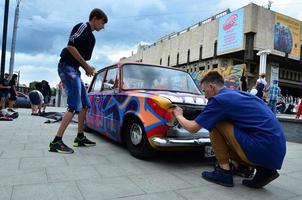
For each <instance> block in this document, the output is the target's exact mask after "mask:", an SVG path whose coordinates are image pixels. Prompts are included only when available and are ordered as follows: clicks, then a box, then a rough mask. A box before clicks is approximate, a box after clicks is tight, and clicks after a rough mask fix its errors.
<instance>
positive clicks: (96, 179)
mask: <svg viewBox="0 0 302 200" xmlns="http://www.w3.org/2000/svg"><path fill="white" fill-rule="evenodd" d="M49 111H64V110H62V109H61V108H49ZM18 112H19V113H20V117H19V118H18V119H16V120H14V121H12V122H4V121H0V200H19V199H20V200H21V199H22V200H44V199H45V200H46V199H51V200H56V199H60V200H68V199H72V200H74V199H85V200H95V199H125V200H137V199H144V200H145V199H154V200H155V199H173V200H174V199H209V200H210V199H211V200H213V199H218V200H220V199H230V200H236V199H238V200H239V199H243V200H245V199H246V200H253V199H274V200H275V199H278V200H279V199H280V200H281V199H290V200H298V199H299V200H300V199H302V190H301V188H302V187H301V185H302V176H301V175H302V159H301V158H302V156H301V155H302V145H301V144H298V143H293V142H288V143H287V155H286V158H285V162H284V165H283V169H282V170H280V174H281V176H280V177H279V178H278V179H277V180H275V181H274V182H272V183H271V184H269V185H268V186H267V187H265V188H264V189H258V190H254V189H249V188H246V187H244V186H242V185H241V181H242V179H241V178H239V177H235V187H233V188H225V187H223V186H219V185H216V184H212V183H210V182H207V181H205V180H203V179H201V178H200V172H201V171H203V170H209V169H212V167H211V165H212V163H211V162H210V161H208V160H203V159H202V158H201V157H200V156H199V155H197V154H195V155H194V154H190V153H188V152H187V153H183V154H174V153H165V154H163V155H161V156H159V157H158V158H156V159H154V160H151V161H142V160H138V159H135V158H133V157H132V156H131V155H130V154H129V153H128V151H127V149H125V148H124V147H122V146H120V145H118V144H115V143H114V142H111V141H108V140H107V139H105V138H103V137H100V136H98V135H95V134H87V135H88V137H89V138H91V139H93V140H94V141H96V143H97V146H96V147H90V148H75V153H74V154H72V155H64V154H56V153H50V152H48V144H49V142H50V141H51V140H52V139H53V137H54V135H55V132H56V130H57V128H58V125H59V124H58V123H54V124H44V121H46V118H43V117H37V116H31V115H30V110H27V109H18ZM76 131H77V125H76V124H72V125H71V126H69V127H68V130H67V132H66V134H65V136H64V141H65V143H66V144H68V145H71V144H72V142H73V138H74V137H75V135H76Z"/></svg>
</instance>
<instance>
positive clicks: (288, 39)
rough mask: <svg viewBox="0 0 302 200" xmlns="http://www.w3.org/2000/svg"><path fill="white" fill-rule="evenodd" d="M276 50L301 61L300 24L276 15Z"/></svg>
mask: <svg viewBox="0 0 302 200" xmlns="http://www.w3.org/2000/svg"><path fill="white" fill-rule="evenodd" d="M274 49H275V50H277V51H281V52H284V53H287V54H288V55H290V56H291V57H293V58H296V59H300V22H299V21H298V20H295V19H292V18H290V17H287V16H285V15H281V14H278V13H276V14H275V30H274Z"/></svg>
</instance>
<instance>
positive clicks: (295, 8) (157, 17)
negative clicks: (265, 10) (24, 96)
mask: <svg viewBox="0 0 302 200" xmlns="http://www.w3.org/2000/svg"><path fill="white" fill-rule="evenodd" d="M16 2H17V0H10V4H9V20H8V33H7V49H6V65H5V69H6V70H5V71H6V72H8V70H9V60H10V49H11V40H12V30H13V23H14V13H15V8H16ZM4 3H5V0H1V1H0V29H1V30H0V42H1V45H2V39H3V35H2V33H3V18H4V17H3V16H4ZM249 3H255V4H258V5H260V6H264V7H267V5H268V1H267V0H265V1H264V0H255V1H250V0H148V1H146V0H114V1H112V0H101V1H100V0H85V1H84V0H51V1H50V0H21V3H20V14H19V15H20V16H19V21H18V29H17V38H16V51H15V65H14V71H15V72H18V71H20V83H21V84H26V85H28V84H29V83H30V82H32V81H41V80H47V81H48V82H49V83H50V85H51V86H52V87H55V86H56V85H57V84H58V83H59V81H60V79H59V76H58V74H57V64H58V60H59V58H60V57H59V55H60V52H61V50H62V49H63V48H64V47H66V45H67V41H68V37H69V35H70V31H71V29H72V28H73V26H74V25H76V24H77V23H80V22H87V21H88V16H89V13H90V11H91V10H92V9H93V8H100V9H102V10H103V11H104V12H105V13H106V14H107V16H108V18H109V21H108V23H107V24H106V25H105V29H104V30H102V31H100V32H96V31H94V32H93V33H94V35H95V38H96V45H95V48H94V51H93V54H92V58H91V60H90V61H88V63H89V64H90V65H92V66H94V67H95V68H96V69H97V70H98V69H101V68H103V67H105V66H107V65H111V64H114V63H116V62H118V61H119V59H120V58H121V57H129V56H131V53H132V52H133V53H136V50H137V46H138V44H152V43H154V42H156V41H158V40H159V38H161V37H163V36H165V35H168V34H170V33H172V32H178V31H181V30H183V29H185V28H186V27H188V26H191V25H193V24H195V23H198V22H199V21H203V20H205V19H207V18H209V17H211V16H212V15H215V14H217V13H219V12H222V11H224V10H225V9H228V8H229V9H230V10H231V11H233V10H236V9H238V8H241V7H243V6H245V5H247V4H249ZM271 10H273V11H276V12H281V13H283V14H285V15H288V16H291V17H293V18H296V19H299V20H301V21H302V12H301V10H302V1H301V0H273V3H272V6H271ZM0 51H1V49H0ZM82 79H83V81H84V82H85V83H90V81H91V78H88V77H87V76H86V75H85V73H84V71H82Z"/></svg>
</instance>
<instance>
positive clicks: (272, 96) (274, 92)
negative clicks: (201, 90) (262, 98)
mask: <svg viewBox="0 0 302 200" xmlns="http://www.w3.org/2000/svg"><path fill="white" fill-rule="evenodd" d="M267 90H268V91H269V102H268V106H269V107H270V108H271V110H272V111H273V113H274V114H276V112H277V109H276V104H277V100H278V97H279V95H280V93H281V89H280V87H279V86H278V81H277V80H273V84H272V85H271V86H269V87H268V89H267Z"/></svg>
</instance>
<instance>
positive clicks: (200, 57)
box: [199, 45, 202, 61]
mask: <svg viewBox="0 0 302 200" xmlns="http://www.w3.org/2000/svg"><path fill="white" fill-rule="evenodd" d="M201 60H202V45H200V47H199V61H201Z"/></svg>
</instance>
